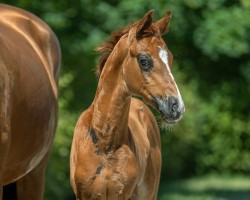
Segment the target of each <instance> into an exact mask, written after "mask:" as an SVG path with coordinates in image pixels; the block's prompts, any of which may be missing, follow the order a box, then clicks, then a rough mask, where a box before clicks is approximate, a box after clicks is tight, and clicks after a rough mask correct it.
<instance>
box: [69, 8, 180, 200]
mask: <svg viewBox="0 0 250 200" xmlns="http://www.w3.org/2000/svg"><path fill="white" fill-rule="evenodd" d="M152 13H153V11H149V12H148V13H146V14H145V16H144V17H143V18H142V19H141V20H139V21H138V22H136V23H135V24H133V25H132V26H129V27H127V28H125V29H123V30H121V31H118V32H116V33H113V34H112V35H111V36H110V39H109V40H108V41H107V42H105V43H103V45H102V46H101V47H100V48H99V52H101V54H102V57H101V59H100V63H99V73H100V79H99V83H98V88H97V92H96V95H95V99H94V101H93V103H92V105H91V106H90V107H89V108H88V109H87V110H86V111H84V112H83V113H82V115H81V116H80V118H79V119H78V122H77V125H76V128H75V133H74V139H73V144H72V150H71V159H70V164H71V170H70V172H71V185H72V187H73V190H74V192H75V194H76V198H77V199H103V200H104V199H108V200H114V199H124V200H127V199H141V200H145V199H147V200H150V199H156V198H157V191H158V186H159V180H160V171H161V146H160V134H159V129H158V126H157V124H156V120H155V118H154V116H153V114H152V113H151V111H150V110H149V108H148V107H147V106H146V105H145V104H144V103H143V102H142V101H140V100H138V99H135V98H133V97H132V95H136V96H140V97H141V98H142V99H143V100H144V101H145V102H147V103H148V104H149V105H151V106H153V107H154V108H155V109H157V110H158V111H159V112H160V113H161V115H162V118H163V119H164V120H165V122H166V123H169V124H173V123H176V122H177V121H178V120H179V119H180V118H181V116H182V114H183V113H184V104H183V101H182V98H181V96H180V92H179V90H178V88H177V85H176V83H175V80H174V78H173V75H172V74H171V66H172V59H173V56H172V54H171V52H170V51H169V50H168V48H167V46H166V44H165V43H164V41H163V39H162V38H161V35H162V34H164V33H165V32H166V31H167V30H168V26H169V21H170V18H171V14H170V12H167V14H166V16H165V17H164V18H162V19H160V20H159V21H157V22H155V23H153V22H152Z"/></svg>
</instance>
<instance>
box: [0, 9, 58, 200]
mask: <svg viewBox="0 0 250 200" xmlns="http://www.w3.org/2000/svg"><path fill="white" fill-rule="evenodd" d="M60 57H61V55H60V47H59V43H58V40H57V38H56V36H55V35H54V33H53V32H52V31H51V29H50V28H49V27H48V26H47V25H46V24H45V23H44V22H43V21H41V20H40V19H39V18H37V17H36V16H34V15H32V14H30V13H28V12H26V11H24V10H21V9H18V8H14V7H11V6H7V5H4V4H0V118H1V119H0V199H2V195H3V194H2V193H3V190H2V187H3V186H4V185H7V184H9V183H13V182H16V188H17V196H18V199H19V200H20V199H24V200H31V199H32V200H36V199H42V195H43V185H44V175H45V174H44V173H45V167H46V164H47V160H48V156H49V153H50V150H51V146H52V142H53V138H54V133H55V130H56V125H57V98H58V88H57V83H58V76H59V65H60Z"/></svg>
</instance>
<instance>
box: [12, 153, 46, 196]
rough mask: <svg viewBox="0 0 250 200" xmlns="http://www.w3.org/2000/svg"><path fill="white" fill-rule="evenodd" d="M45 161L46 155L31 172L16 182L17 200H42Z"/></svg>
mask: <svg viewBox="0 0 250 200" xmlns="http://www.w3.org/2000/svg"><path fill="white" fill-rule="evenodd" d="M47 161H48V155H46V157H45V158H44V159H43V160H42V162H41V163H40V164H38V165H37V166H36V167H35V168H34V169H33V170H32V171H30V172H29V173H28V174H26V175H25V176H24V177H22V178H21V179H19V180H18V181H17V182H16V184H17V197H18V200H29V199H32V200H42V199H43V192H44V180H45V169H46V165H47Z"/></svg>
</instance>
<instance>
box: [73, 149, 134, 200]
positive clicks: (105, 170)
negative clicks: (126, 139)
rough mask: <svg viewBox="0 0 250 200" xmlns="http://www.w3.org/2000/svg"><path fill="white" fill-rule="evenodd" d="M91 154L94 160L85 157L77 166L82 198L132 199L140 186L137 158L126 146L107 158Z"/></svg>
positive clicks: (101, 154)
mask: <svg viewBox="0 0 250 200" xmlns="http://www.w3.org/2000/svg"><path fill="white" fill-rule="evenodd" d="M92 152H93V151H92ZM90 154H91V153H90ZM92 154H94V155H92V156H91V157H92V158H91V159H90V158H89V159H88V158H87V157H85V159H84V160H85V161H83V162H80V163H78V165H77V166H76V183H77V190H78V192H79V193H80V194H79V196H82V197H84V198H93V199H95V198H97V199H99V198H98V197H101V196H102V198H103V197H104V196H105V197H106V198H105V199H120V198H121V199H124V198H125V197H126V198H125V199H128V198H130V197H131V196H132V194H133V192H134V190H135V187H136V184H137V171H138V166H137V161H136V159H135V155H134V153H133V152H132V151H131V150H130V148H129V147H128V146H126V145H123V146H122V147H120V148H119V149H118V150H117V151H115V152H110V153H109V154H107V155H105V154H103V153H99V154H98V155H97V154H95V153H92ZM102 198H100V199H102Z"/></svg>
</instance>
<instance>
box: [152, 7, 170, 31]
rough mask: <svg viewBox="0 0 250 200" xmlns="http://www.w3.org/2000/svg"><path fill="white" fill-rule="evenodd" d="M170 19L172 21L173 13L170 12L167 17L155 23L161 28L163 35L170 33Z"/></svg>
mask: <svg viewBox="0 0 250 200" xmlns="http://www.w3.org/2000/svg"><path fill="white" fill-rule="evenodd" d="M170 19H171V11H170V10H168V11H167V13H166V16H165V17H163V18H162V19H160V20H158V21H157V22H155V23H154V24H155V25H156V26H157V27H158V28H159V31H160V34H161V35H163V34H165V33H167V32H168V29H169V24H170Z"/></svg>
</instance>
